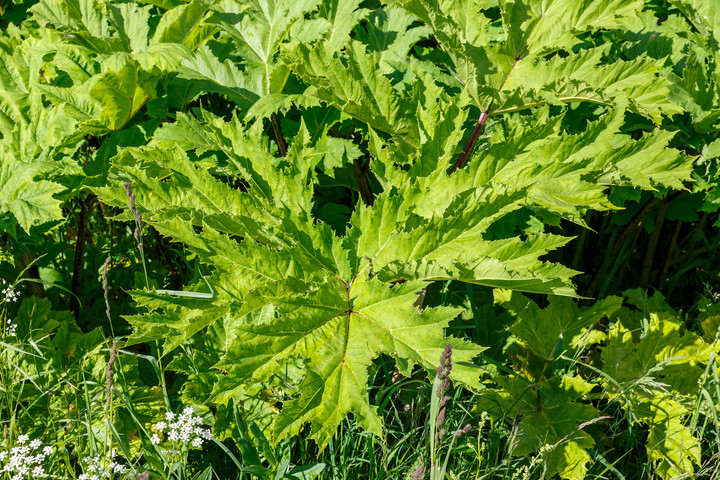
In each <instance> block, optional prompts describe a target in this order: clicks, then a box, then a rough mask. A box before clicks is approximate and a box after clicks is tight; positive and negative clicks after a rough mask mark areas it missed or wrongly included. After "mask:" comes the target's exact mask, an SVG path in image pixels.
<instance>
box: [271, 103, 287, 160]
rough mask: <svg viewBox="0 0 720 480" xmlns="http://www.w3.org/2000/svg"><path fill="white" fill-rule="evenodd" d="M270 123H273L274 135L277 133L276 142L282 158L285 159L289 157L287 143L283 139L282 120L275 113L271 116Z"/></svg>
mask: <svg viewBox="0 0 720 480" xmlns="http://www.w3.org/2000/svg"><path fill="white" fill-rule="evenodd" d="M270 123H272V127H273V133H275V142H276V143H277V146H278V151H279V152H280V156H281V157H284V156H286V155H287V143H286V142H285V138H283V134H282V129H281V128H280V119H279V118H278V116H277V114H275V113H273V114H272V115H270Z"/></svg>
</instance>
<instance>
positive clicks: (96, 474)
mask: <svg viewBox="0 0 720 480" xmlns="http://www.w3.org/2000/svg"><path fill="white" fill-rule="evenodd" d="M114 458H115V451H114V450H113V452H112V454H111V455H110V457H109V458H108V457H85V458H84V459H83V464H84V465H85V468H84V469H83V470H84V471H85V472H87V473H83V474H82V475H80V476H79V477H78V480H105V479H110V478H112V476H113V474H120V475H122V474H123V473H127V471H128V469H127V467H125V466H124V465H121V464H119V463H118V462H116V461H115V460H114Z"/></svg>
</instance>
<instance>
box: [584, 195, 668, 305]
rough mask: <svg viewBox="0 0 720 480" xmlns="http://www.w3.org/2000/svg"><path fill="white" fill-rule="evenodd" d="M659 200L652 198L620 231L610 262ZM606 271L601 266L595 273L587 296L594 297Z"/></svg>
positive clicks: (585, 294)
mask: <svg viewBox="0 0 720 480" xmlns="http://www.w3.org/2000/svg"><path fill="white" fill-rule="evenodd" d="M657 202H658V199H657V197H653V198H651V199H650V200H649V201H648V202H647V203H646V204H645V205H644V206H643V207H642V208H641V209H640V210H639V211H638V212H637V213H636V214H635V216H634V217H633V218H632V220H630V222H628V224H627V225H626V226H625V228H624V229H623V231H622V233H620V235H619V237H618V239H617V241H616V242H615V244H614V245H613V248H612V251H611V252H610V257H609V258H610V263H612V261H613V259H615V258H617V256H618V253H620V249H621V248H622V246H623V245H624V244H625V242H627V240H628V238H630V235H631V234H632V233H633V232H634V231H635V230H637V229H638V228H640V227H641V226H642V224H643V222H644V221H645V217H646V216H647V214H648V213H650V210H652V209H653V207H655V204H656V203H657ZM604 274H605V272H604V269H603V268H599V269H598V270H596V271H595V275H593V278H592V280H591V281H590V284H589V285H588V287H587V289H586V290H585V293H584V296H586V297H592V296H593V295H594V294H595V293H596V292H597V289H598V287H599V286H600V281H601V280H602V278H603V276H604Z"/></svg>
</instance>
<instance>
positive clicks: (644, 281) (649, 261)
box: [640, 199, 669, 290]
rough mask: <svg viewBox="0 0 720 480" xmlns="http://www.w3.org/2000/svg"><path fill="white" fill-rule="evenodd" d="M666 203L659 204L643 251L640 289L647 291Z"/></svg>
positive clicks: (666, 207) (666, 206)
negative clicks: (648, 239) (651, 230)
mask: <svg viewBox="0 0 720 480" xmlns="http://www.w3.org/2000/svg"><path fill="white" fill-rule="evenodd" d="M668 203H669V202H668V201H667V199H666V200H664V201H663V202H662V203H661V204H660V208H659V209H658V214H657V217H656V219H655V225H654V226H653V232H652V234H651V235H650V241H649V242H648V246H647V249H646V250H645V258H644V260H643V266H642V270H641V272H640V287H642V288H643V289H644V290H647V288H648V285H650V273H651V272H652V266H653V261H654V260H655V251H656V250H657V246H658V243H659V242H660V235H661V234H662V227H663V223H664V222H665V214H666V213H667V209H668Z"/></svg>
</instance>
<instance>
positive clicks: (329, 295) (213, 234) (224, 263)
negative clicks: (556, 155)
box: [96, 116, 573, 446]
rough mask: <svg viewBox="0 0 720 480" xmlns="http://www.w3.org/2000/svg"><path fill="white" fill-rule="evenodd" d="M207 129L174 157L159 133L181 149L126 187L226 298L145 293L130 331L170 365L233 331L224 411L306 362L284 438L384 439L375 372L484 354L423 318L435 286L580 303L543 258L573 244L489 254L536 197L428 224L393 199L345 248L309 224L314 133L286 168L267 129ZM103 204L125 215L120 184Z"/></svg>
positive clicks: (472, 201)
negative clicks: (206, 339) (496, 236)
mask: <svg viewBox="0 0 720 480" xmlns="http://www.w3.org/2000/svg"><path fill="white" fill-rule="evenodd" d="M205 120H206V123H204V124H200V123H196V122H194V121H193V120H191V119H189V118H187V117H186V120H184V122H188V124H192V125H193V126H194V127H193V128H195V130H194V131H193V132H192V135H188V130H186V131H185V132H184V135H183V136H181V137H180V138H179V143H178V144H177V145H175V146H170V142H169V138H168V135H169V134H171V133H172V132H175V133H177V134H180V131H179V130H178V129H172V128H170V129H169V130H167V131H165V130H164V129H161V130H160V131H159V133H158V136H160V137H161V138H162V140H160V138H159V139H158V140H157V144H159V145H167V146H158V147H147V148H139V149H138V148H133V149H126V150H125V151H124V153H123V154H121V155H120V156H119V157H117V158H116V159H115V167H114V168H115V169H114V172H113V175H114V176H115V177H117V178H118V179H119V180H120V181H122V182H124V181H127V182H129V183H130V184H132V186H133V190H134V192H135V194H136V195H137V205H138V206H139V208H141V210H143V211H144V212H143V213H144V216H145V218H146V219H147V222H148V223H149V224H151V225H153V226H154V227H155V228H156V229H157V230H158V231H159V232H160V233H162V234H164V235H167V236H170V237H172V238H174V239H175V240H178V241H182V242H183V243H184V244H185V245H186V246H187V247H188V248H189V249H190V250H192V251H193V252H195V253H196V254H197V255H199V257H200V259H201V260H202V261H203V262H204V263H206V264H208V265H210V266H211V267H212V275H211V276H209V277H208V281H209V282H210V285H211V286H212V289H213V291H214V292H215V298H213V299H209V300H205V301H204V302H206V303H207V305H202V302H203V300H191V301H190V300H185V299H175V298H170V297H167V296H158V295H155V294H150V293H143V294H141V293H138V294H136V295H135V299H136V301H137V302H138V304H139V305H141V306H144V307H146V308H148V309H150V310H151V312H149V313H148V314H146V315H141V316H135V317H128V320H129V321H130V322H131V323H133V324H134V325H135V327H136V329H137V330H136V333H135V336H134V338H135V339H136V340H137V341H140V340H142V341H147V340H151V339H164V340H165V351H166V352H167V351H169V350H171V349H173V348H175V347H176V346H177V345H179V344H180V343H181V342H182V341H183V339H188V338H189V337H190V336H192V335H193V334H194V333H195V332H196V331H198V329H201V328H203V327H204V326H205V325H207V324H208V323H212V322H214V321H217V320H220V319H221V318H222V319H223V321H224V322H225V324H226V326H227V327H226V328H227V329H228V331H227V335H228V341H227V344H228V349H227V353H226V355H225V356H224V357H223V358H222V360H221V361H220V363H219V364H217V365H216V368H217V369H220V370H221V371H223V372H225V373H226V375H220V374H218V375H217V377H218V383H217V385H216V387H215V392H214V399H215V400H216V401H225V400H226V399H228V398H230V397H239V398H240V399H242V398H243V394H244V392H245V391H246V388H247V386H250V385H252V384H257V383H258V382H266V381H268V380H269V379H270V378H271V377H273V376H277V375H280V376H282V375H284V373H283V372H285V371H286V369H287V368H288V365H296V364H298V362H299V364H300V365H301V366H302V368H303V369H304V372H305V373H304V378H303V380H302V382H301V384H300V385H297V387H298V391H299V392H300V393H299V394H298V395H297V396H293V397H291V398H287V399H286V401H285V402H284V405H283V408H282V412H281V414H280V415H279V416H278V417H277V419H276V421H275V424H274V428H275V431H276V434H277V437H276V438H280V437H282V436H286V435H288V434H294V433H297V432H298V431H299V429H300V428H301V427H302V425H303V424H305V423H306V422H309V423H311V424H312V436H313V438H315V439H316V440H317V441H318V442H319V443H320V445H323V446H324V445H325V444H326V443H327V442H328V441H329V440H330V438H331V437H332V435H333V433H334V431H335V427H336V425H337V424H338V423H339V422H340V421H341V420H342V419H343V418H344V417H345V416H346V415H347V414H348V413H353V414H355V415H356V417H357V418H358V420H359V421H360V423H361V425H363V426H364V427H365V428H368V429H369V430H370V431H372V432H374V433H376V434H381V423H380V419H379V417H378V414H377V412H376V410H375V407H373V406H372V405H371V403H370V401H369V398H368V390H367V369H368V367H369V366H370V365H371V363H372V362H373V360H374V359H375V358H377V357H378V356H379V355H380V354H388V355H391V356H393V357H395V358H397V359H401V360H403V361H404V362H405V363H406V364H408V365H410V366H412V365H420V366H423V367H425V368H428V369H433V368H434V365H435V364H436V362H437V359H438V358H439V357H440V354H441V353H442V350H443V348H444V346H445V345H446V343H448V342H450V343H452V344H453V347H454V351H453V359H454V360H456V361H458V362H461V363H462V362H469V361H471V360H472V359H473V357H475V356H476V355H477V354H478V353H480V352H481V351H482V348H481V347H479V346H477V345H473V344H471V343H468V342H466V341H464V340H460V339H456V338H452V337H450V338H446V337H445V334H444V329H445V327H446V326H447V325H448V322H449V321H450V320H452V319H453V318H454V317H455V316H456V315H457V314H458V313H459V311H458V310H457V309H455V308H450V307H425V306H424V305H423V303H422V290H423V288H424V287H425V286H426V285H427V282H428V281H432V280H450V279H456V280H462V281H465V282H471V283H477V284H480V285H488V286H503V287H508V288H518V289H522V290H526V291H531V292H538V293H552V292H558V293H565V294H571V293H572V289H571V288H570V287H569V284H568V277H569V275H571V274H572V273H573V272H572V271H571V270H568V269H564V268H562V267H560V266H558V265H553V264H549V263H545V262H542V261H540V260H539V258H538V257H539V256H541V255H543V254H545V253H546V252H547V251H549V250H551V249H554V248H557V247H558V246H560V245H562V244H564V243H565V241H566V239H564V238H561V237H556V236H553V235H538V236H535V237H533V238H530V239H527V240H526V241H523V240H520V239H515V238H511V239H504V240H486V239H484V233H485V232H486V230H487V229H488V228H489V227H490V226H491V225H492V224H493V223H494V222H496V221H497V220H499V219H501V218H502V217H503V216H504V215H506V214H507V213H509V212H511V211H513V210H515V209H517V208H520V206H522V199H523V197H524V194H523V192H522V191H515V192H513V191H505V190H504V189H502V188H500V189H497V190H496V189H493V188H488V187H481V188H470V189H467V190H465V191H461V192H457V193H452V194H451V199H450V203H449V205H447V207H446V208H445V209H444V211H442V212H441V214H438V215H426V216H425V217H423V216H420V215H418V214H417V213H415V209H416V205H418V204H422V203H423V197H424V194H423V193H421V192H419V191H414V190H413V189H411V188H407V189H406V190H405V192H404V195H398V194H393V193H392V192H388V193H383V194H380V195H378V196H377V197H376V198H375V200H374V204H373V205H372V206H366V205H362V204H361V205H358V206H357V207H356V209H355V212H354V213H353V214H352V216H351V218H350V222H349V226H348V228H347V229H346V232H345V234H344V235H339V234H337V233H336V232H334V231H333V230H332V228H331V227H330V226H329V225H327V224H325V223H323V222H319V221H317V220H314V219H313V218H312V217H311V216H310V215H309V213H310V211H311V209H312V200H311V199H312V190H313V187H312V184H308V183H307V181H308V179H309V175H310V172H311V170H312V169H313V168H315V167H316V166H317V165H318V164H319V162H320V161H321V159H322V158H323V155H322V154H318V153H316V152H315V151H314V147H312V146H310V145H309V143H308V142H307V140H306V138H307V137H306V135H305V133H303V132H302V131H301V132H300V133H299V134H298V136H297V137H296V138H295V140H294V142H293V144H292V145H291V147H290V149H289V150H288V153H289V156H288V157H287V158H277V157H274V156H273V155H271V153H270V152H269V151H268V150H267V148H266V146H264V145H263V144H262V143H261V142H260V130H258V128H255V127H251V128H250V129H249V130H244V129H243V126H242V124H241V123H240V122H239V121H237V120H233V121H231V122H224V121H222V120H220V119H217V118H214V117H211V116H206V117H205ZM193 142H195V143H194V146H195V148H197V149H198V151H204V152H207V151H208V149H210V150H212V151H215V152H216V157H213V158H215V159H216V160H215V161H217V162H220V160H219V159H223V158H224V160H222V162H221V163H222V164H223V165H226V166H225V167H223V171H228V169H229V170H230V171H236V172H238V173H241V174H242V176H243V177H244V178H246V179H247V181H248V183H247V185H246V186H243V187H242V188H232V187H230V186H229V185H227V184H226V183H223V182H222V181H220V180H219V179H217V178H215V177H214V176H213V175H212V174H211V173H210V172H212V171H214V170H215V169H217V168H218V167H219V165H220V163H217V164H216V165H213V164H208V163H207V161H208V160H207V158H208V157H207V156H206V157H205V158H206V159H205V160H203V161H202V162H200V161H198V160H194V158H195V155H194V152H192V151H190V152H186V151H185V150H184V149H185V148H187V149H190V150H193V149H192V148H191V146H192V145H193ZM180 145H182V146H183V148H181V147H180ZM283 165H285V166H284V167H283ZM218 171H219V170H218ZM96 191H97V192H98V193H99V194H100V196H101V197H102V198H104V200H105V201H107V202H108V203H110V204H113V205H117V206H122V205H125V204H126V202H127V198H126V196H125V191H124V188H123V187H122V186H121V184H115V186H113V187H110V188H98V189H96ZM198 302H200V303H198ZM175 318H177V319H180V321H177V320H174V319H175ZM453 374H454V375H455V378H456V380H458V381H460V382H463V383H464V384H466V385H468V386H471V387H475V388H479V383H478V374H477V373H476V371H475V370H474V369H472V368H467V367H463V366H461V365H457V367H456V368H455V369H454V370H453Z"/></svg>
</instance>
